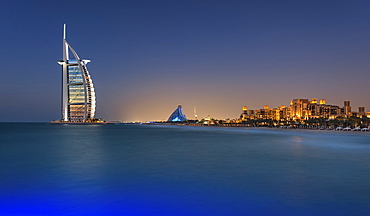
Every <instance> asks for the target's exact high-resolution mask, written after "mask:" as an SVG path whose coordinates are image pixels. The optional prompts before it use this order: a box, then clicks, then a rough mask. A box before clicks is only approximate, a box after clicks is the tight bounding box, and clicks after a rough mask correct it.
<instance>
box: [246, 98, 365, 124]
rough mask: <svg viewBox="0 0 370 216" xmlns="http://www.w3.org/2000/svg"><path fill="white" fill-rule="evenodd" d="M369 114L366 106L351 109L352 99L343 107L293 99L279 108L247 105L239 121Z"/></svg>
mask: <svg viewBox="0 0 370 216" xmlns="http://www.w3.org/2000/svg"><path fill="white" fill-rule="evenodd" d="M363 116H369V113H366V112H365V107H359V111H358V112H353V111H351V106H350V101H344V106H343V107H342V108H341V107H339V106H337V105H328V104H326V100H325V99H321V100H319V103H318V100H317V99H316V98H313V99H312V100H309V99H293V100H292V101H291V102H290V106H288V107H285V106H284V105H283V106H280V107H278V108H268V106H267V105H265V106H264V108H263V109H259V110H248V109H247V107H246V106H243V108H242V114H241V115H240V118H239V121H242V122H243V121H247V120H255V119H271V120H276V121H298V122H301V121H304V120H308V119H314V118H325V119H335V118H337V117H342V118H350V117H360V118H361V117H363Z"/></svg>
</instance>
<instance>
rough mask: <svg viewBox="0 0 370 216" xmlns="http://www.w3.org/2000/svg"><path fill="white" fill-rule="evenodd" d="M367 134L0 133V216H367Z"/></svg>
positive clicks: (137, 129) (1, 127) (112, 129)
mask: <svg viewBox="0 0 370 216" xmlns="http://www.w3.org/2000/svg"><path fill="white" fill-rule="evenodd" d="M369 214H370V133H369V134H367V133H366V134H361V133H354V132H348V133H344V132H314V131H310V132H305V131H303V130H283V131H277V130H269V129H241V128H229V129H223V128H204V127H181V126H172V127H171V126H141V125H131V126H129V125H95V126H94V125H49V124H16V123H14V124H10V123H9V124H5V123H3V124H0V215H174V216H177V215H179V216H182V215H220V216H221V215H222V216H224V215H225V216H226V215H242V216H244V215H310V216H312V215H336V216H338V215H369Z"/></svg>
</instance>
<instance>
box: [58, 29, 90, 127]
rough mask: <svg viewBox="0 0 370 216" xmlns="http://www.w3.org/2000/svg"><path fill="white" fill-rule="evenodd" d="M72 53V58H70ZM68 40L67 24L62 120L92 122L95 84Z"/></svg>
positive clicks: (64, 36)
mask: <svg viewBox="0 0 370 216" xmlns="http://www.w3.org/2000/svg"><path fill="white" fill-rule="evenodd" d="M70 54H72V55H71V56H72V58H70V57H69V56H70ZM89 62H90V60H85V59H80V57H79V56H78V55H77V53H76V51H75V50H74V49H73V48H72V46H71V45H70V44H69V43H68V41H67V40H66V25H65V24H64V31H63V60H59V61H58V63H59V64H60V65H61V66H62V121H64V122H90V121H91V120H92V119H94V116H95V108H96V97H95V90H94V85H93V82H92V79H91V76H90V73H89V71H88V70H87V67H86V64H87V63H89Z"/></svg>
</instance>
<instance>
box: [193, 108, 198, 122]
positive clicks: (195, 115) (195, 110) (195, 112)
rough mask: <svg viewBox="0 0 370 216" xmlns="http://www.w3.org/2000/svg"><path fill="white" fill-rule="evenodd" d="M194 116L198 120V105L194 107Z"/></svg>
mask: <svg viewBox="0 0 370 216" xmlns="http://www.w3.org/2000/svg"><path fill="white" fill-rule="evenodd" d="M194 117H195V120H198V115H197V108H196V107H194Z"/></svg>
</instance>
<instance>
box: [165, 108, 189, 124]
mask: <svg viewBox="0 0 370 216" xmlns="http://www.w3.org/2000/svg"><path fill="white" fill-rule="evenodd" d="M167 121H169V122H182V121H186V116H185V115H184V114H183V113H182V106H181V105H179V106H178V107H177V109H175V111H173V113H172V114H171V115H170V117H169V118H168V120H167Z"/></svg>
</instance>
